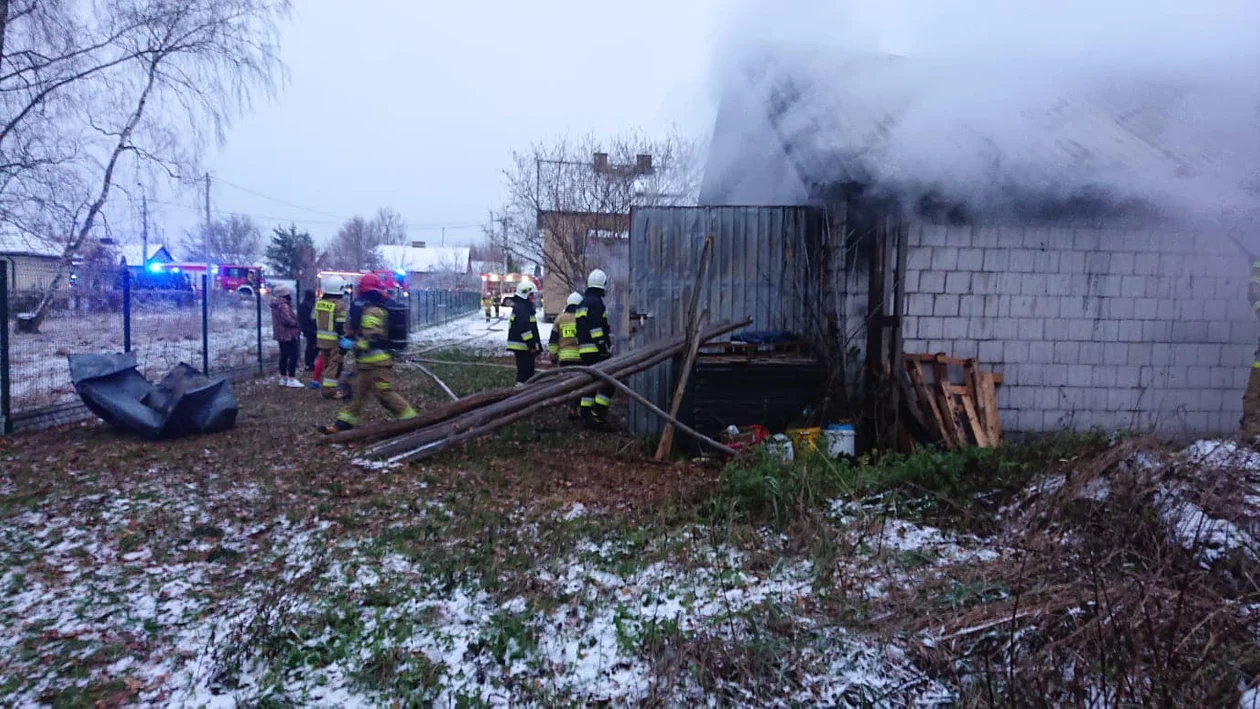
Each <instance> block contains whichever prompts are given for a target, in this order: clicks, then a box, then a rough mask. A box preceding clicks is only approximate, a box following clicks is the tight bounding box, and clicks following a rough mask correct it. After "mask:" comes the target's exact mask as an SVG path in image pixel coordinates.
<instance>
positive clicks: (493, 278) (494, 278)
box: [490, 273, 499, 283]
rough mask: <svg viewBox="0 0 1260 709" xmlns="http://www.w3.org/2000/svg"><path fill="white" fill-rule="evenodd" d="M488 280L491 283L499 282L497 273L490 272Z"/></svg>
mask: <svg viewBox="0 0 1260 709" xmlns="http://www.w3.org/2000/svg"><path fill="white" fill-rule="evenodd" d="M490 282H491V283H498V282H499V274H497V273H492V274H490Z"/></svg>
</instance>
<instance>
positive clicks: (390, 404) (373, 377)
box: [337, 362, 416, 426]
mask: <svg viewBox="0 0 1260 709" xmlns="http://www.w3.org/2000/svg"><path fill="white" fill-rule="evenodd" d="M393 369H394V367H393V363H392V362H390V363H388V364H384V365H363V364H358V365H356V366H355V368H354V371H355V374H357V375H358V376H357V377H355V386H354V393H353V395H352V396H351V397H350V405H349V406H347V407H346V408H344V409H342V410H341V413H339V414H337V420H338V421H341V422H342V423H348V424H350V425H351V426H357V425H358V424H359V419H360V418H361V417H362V416H363V407H364V406H365V405H366V404H367V400H368V397H369V396H375V397H376V400H377V401H379V402H380V403H381V406H384V407H385V410H386V411H388V412H390V413H391V414H393V415H394V416H395V417H396V418H398V419H409V418H415V417H416V410H415V409H413V408H411V404H408V403H407V400H406V399H404V398H402V396H401V395H399V393H398V392H396V391H394V385H393V383H392V382H391V381H390V379H391V376H390V375H391V374H392V373H393Z"/></svg>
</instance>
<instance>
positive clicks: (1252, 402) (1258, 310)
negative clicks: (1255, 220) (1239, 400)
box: [1241, 260, 1260, 441]
mask: <svg viewBox="0 0 1260 709" xmlns="http://www.w3.org/2000/svg"><path fill="white" fill-rule="evenodd" d="M1248 295H1249V296H1250V298H1251V310H1252V312H1254V313H1255V314H1256V317H1258V318H1260V260H1253V261H1252V262H1251V280H1250V282H1249V283H1248ZM1241 428H1242V434H1243V437H1244V438H1246V439H1247V440H1248V441H1254V440H1255V439H1256V436H1260V340H1257V342H1256V354H1255V358H1254V360H1253V361H1252V363H1251V376H1250V377H1249V378H1248V379H1247V391H1246V392H1245V393H1244V394H1243V414H1242V422H1241Z"/></svg>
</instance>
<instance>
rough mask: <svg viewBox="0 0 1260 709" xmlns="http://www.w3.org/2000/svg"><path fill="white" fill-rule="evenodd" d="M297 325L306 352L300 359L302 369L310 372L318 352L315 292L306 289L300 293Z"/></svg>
mask: <svg viewBox="0 0 1260 709" xmlns="http://www.w3.org/2000/svg"><path fill="white" fill-rule="evenodd" d="M297 315H298V325H300V326H301V327H302V339H303V340H305V341H306V351H305V352H304V353H303V357H302V360H303V361H302V368H303V369H304V370H306V371H308V372H309V371H311V370H312V369H314V368H315V357H316V355H318V354H319V350H318V349H317V348H316V347H315V334H316V333H315V290H314V289H312V288H307V289H306V290H305V291H303V292H302V302H300V303H298V311H297Z"/></svg>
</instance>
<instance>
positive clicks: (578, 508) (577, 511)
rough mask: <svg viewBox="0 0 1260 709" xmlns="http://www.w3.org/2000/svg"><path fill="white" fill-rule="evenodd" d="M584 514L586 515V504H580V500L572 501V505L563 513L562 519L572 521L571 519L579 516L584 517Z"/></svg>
mask: <svg viewBox="0 0 1260 709" xmlns="http://www.w3.org/2000/svg"><path fill="white" fill-rule="evenodd" d="M585 516H586V505H584V504H582V503H581V502H575V503H573V506H572V507H570V508H569V511H568V512H565V513H564V519H565V521H566V522H572V521H573V520H575V519H577V518H579V517H585Z"/></svg>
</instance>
